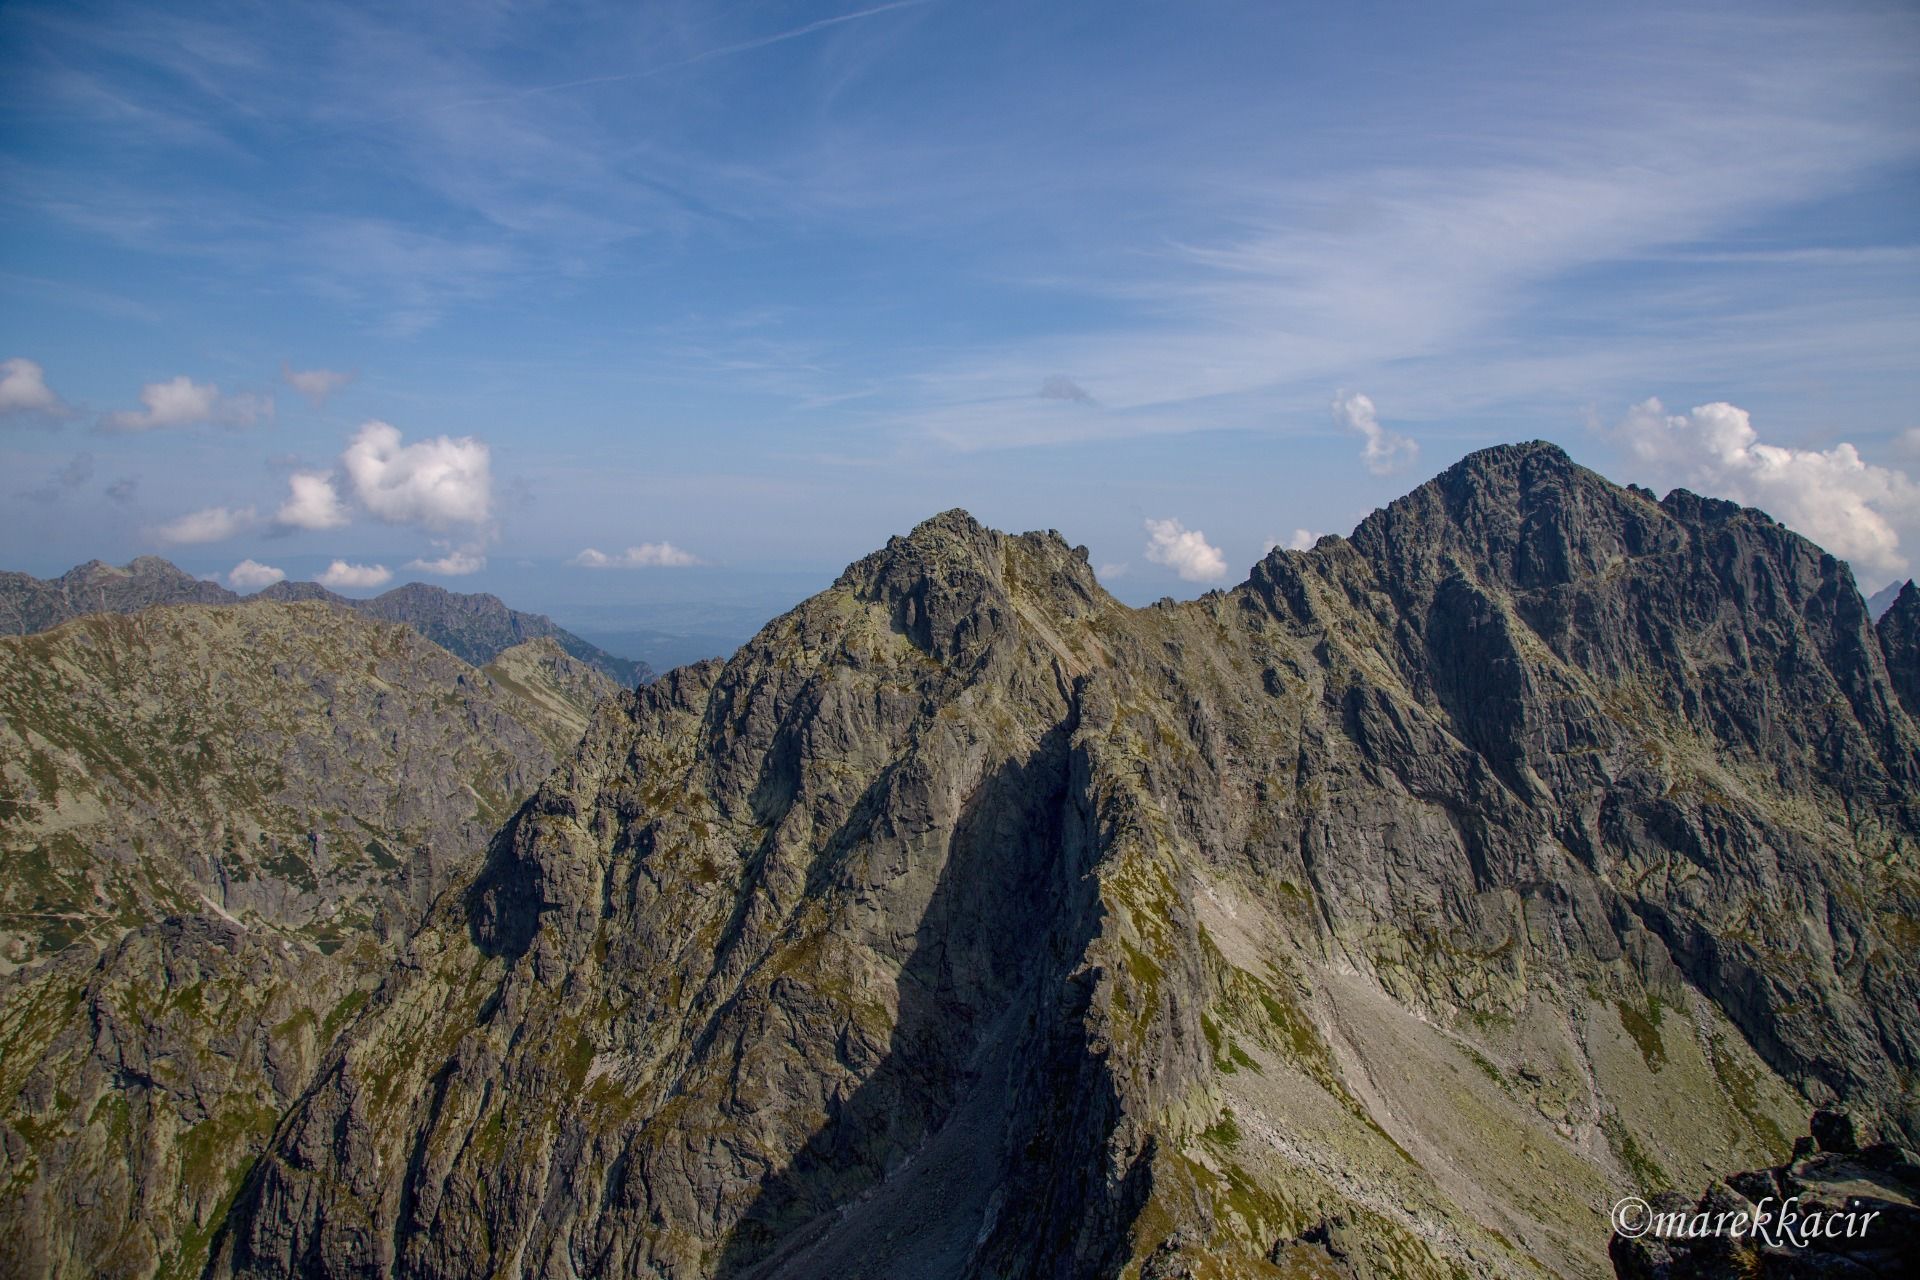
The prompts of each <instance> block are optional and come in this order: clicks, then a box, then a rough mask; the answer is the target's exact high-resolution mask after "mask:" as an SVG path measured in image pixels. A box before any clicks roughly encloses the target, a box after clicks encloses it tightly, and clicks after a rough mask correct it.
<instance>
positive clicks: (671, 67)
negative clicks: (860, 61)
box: [446, 0, 933, 107]
mask: <svg viewBox="0 0 1920 1280" xmlns="http://www.w3.org/2000/svg"><path fill="white" fill-rule="evenodd" d="M932 3H933V0H893V3H891V4H880V5H875V6H874V7H873V8H871V9H859V10H856V11H854V12H853V13H843V14H840V15H838V16H836V17H832V18H820V19H818V20H816V21H813V22H809V23H807V24H806V25H805V26H800V27H795V28H793V29H792V30H791V31H781V32H777V33H775V34H774V35H770V36H761V37H760V38H759V39H757V40H747V41H743V42H742V43H740V44H729V45H722V46H721V47H720V48H718V49H708V50H707V51H706V52H704V53H696V54H694V55H693V56H692V57H691V58H682V59H681V60H680V61H678V62H668V63H664V64H662V65H660V66H657V67H648V68H646V69H645V70H644V71H623V72H620V73H618V74H615V75H610V76H589V77H587V78H586V79H584V80H563V81H561V82H560V83H558V84H541V85H533V86H532V87H530V88H526V89H517V90H515V91H514V92H512V93H510V94H505V95H502V96H501V97H498V98H472V99H469V100H467V101H466V102H455V103H448V104H446V105H447V106H448V107H466V106H480V105H483V104H485V103H489V102H507V101H511V100H512V99H514V98H530V97H532V96H533V95H535V94H538V93H558V92H559V91H560V90H562V89H583V88H586V87H588V86H589V85H596V84H618V83H619V82H621V81H623V80H646V79H650V78H652V77H654V76H659V75H665V74H666V73H667V72H669V71H678V70H679V69H680V68H682V67H691V66H693V65H694V64H696V63H700V62H711V61H713V60H714V59H715V58H730V57H732V56H733V55H734V54H736V53H751V52H752V51H753V50H755V49H764V48H766V47H767V46H768V45H773V44H782V43H784V42H786V41H788V40H798V39H799V38H800V37H802V36H810V35H812V34H813V33H814V32H816V31H824V30H825V29H826V28H828V27H837V26H839V25H840V24H841V23H843V22H858V21H859V20H860V19H862V18H871V17H874V16H876V15H878V14H882V13H891V12H893V11H894V10H895V9H914V8H918V7H920V6H921V5H927V4H932Z"/></svg>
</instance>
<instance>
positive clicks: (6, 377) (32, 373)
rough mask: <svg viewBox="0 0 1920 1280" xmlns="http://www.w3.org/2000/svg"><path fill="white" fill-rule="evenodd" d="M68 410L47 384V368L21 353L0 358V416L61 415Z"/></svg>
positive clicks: (65, 413)
mask: <svg viewBox="0 0 1920 1280" xmlns="http://www.w3.org/2000/svg"><path fill="white" fill-rule="evenodd" d="M69 412H70V410H69V409H68V408H67V405H66V402H65V401H64V400H62V399H61V398H60V397H59V396H57V395H55V394H54V393H53V388H52V387H49V386H48V385H47V374H46V370H44V369H42V368H41V367H40V366H39V365H38V364H37V363H36V362H34V361H32V360H28V359H26V358H24V357H22V356H15V357H13V358H12V359H11V360H0V417H5V416H7V415H10V414H15V413H36V414H40V415H42V416H44V417H49V418H63V417H65V416H66V415H67V414H68V413H69Z"/></svg>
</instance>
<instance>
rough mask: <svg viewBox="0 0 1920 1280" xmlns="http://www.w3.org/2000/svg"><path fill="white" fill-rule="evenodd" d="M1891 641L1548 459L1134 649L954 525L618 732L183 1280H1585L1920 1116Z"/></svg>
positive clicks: (1279, 562) (1720, 517)
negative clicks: (1719, 1178)
mask: <svg viewBox="0 0 1920 1280" xmlns="http://www.w3.org/2000/svg"><path fill="white" fill-rule="evenodd" d="M1910 590H1911V589H1910ZM1909 612H1911V610H1909ZM1904 616H1905V615H1904V614H1902V612H1901V609H1900V606H1899V605H1898V604H1896V606H1895V608H1894V609H1893V610H1891V611H1890V612H1889V614H1888V615H1887V617H1888V619H1891V620H1892V621H1891V623H1889V622H1888V621H1887V620H1883V621H1882V624H1881V626H1880V627H1879V628H1878V629H1876V628H1875V626H1874V625H1873V622H1872V620H1871V618H1870V617H1869V616H1868V613H1867V610H1866V606H1865V602H1864V601H1863V600H1862V599H1861V598H1860V595H1859V593H1858V591H1857V590H1856V589H1855V588H1854V585H1853V582H1852V579H1851V577H1850V575H1849V574H1848V572H1847V569H1846V567H1845V565H1844V564H1842V563H1840V562H1838V561H1836V560H1835V559H1833V558H1832V557H1831V556H1828V555H1825V554H1824V553H1822V552H1821V551H1820V550H1819V549H1818V548H1817V547H1814V546H1813V545H1811V544H1810V543H1808V542H1806V541H1805V540H1804V539H1802V538H1799V537H1797V536H1796V535H1794V534H1792V533H1791V532H1789V531H1787V530H1786V529H1784V528H1783V527H1781V526H1779V525H1778V524H1775V523H1774V522H1773V521H1771V520H1769V519H1768V518H1767V517H1766V516H1764V515H1763V514H1762V513H1759V512H1756V511H1752V510H1747V509H1742V508H1740V507H1738V506H1735V505H1734V504H1731V503H1725V502H1717V501H1714V500H1711V499H1706V498H1701V497H1698V496H1696V495H1693V494H1690V493H1687V492H1684V491H1677V492H1675V493H1673V494H1670V495H1668V497H1667V498H1666V499H1664V500H1660V501H1656V500H1655V499H1654V497H1653V495H1651V494H1649V493H1646V492H1645V491H1643V490H1636V489H1631V488H1628V489H1623V488H1619V487H1617V486H1614V485H1612V484H1609V483H1607V482H1606V481H1605V480H1603V479H1602V478H1601V477H1599V476H1596V475H1594V474H1593V473H1591V472H1588V471H1585V470H1583V469H1581V468H1579V467H1577V466H1575V465H1574V464H1572V463H1571V462H1570V461H1569V460H1568V459H1567V458H1566V456H1565V455H1564V454H1563V453H1561V452H1560V451H1559V450H1558V449H1555V448H1553V447H1552V446H1549V445H1543V444H1532V445H1522V446H1512V447H1505V448H1500V449H1494V450H1488V451H1485V452H1483V453H1479V454H1475V455H1473V456H1472V457H1470V458H1468V459H1466V460H1465V461H1463V462H1462V463H1460V464H1458V465H1457V466H1455V467H1453V468H1451V469H1449V470H1448V471H1447V472H1446V473H1444V474H1443V475H1441V476H1440V477H1438V478H1436V479H1435V480H1434V481H1431V482H1429V483H1428V484H1426V485H1423V486H1421V487H1420V488H1419V489H1418V490H1416V491H1415V492H1414V493H1412V494H1410V495H1409V496H1408V497H1406V498H1404V499H1401V500H1399V501H1397V502H1395V503H1393V504H1392V505H1391V506H1389V507H1388V508H1386V509H1384V510H1383V511H1380V512H1377V513H1375V515H1373V516H1372V517H1369V519H1368V520H1366V521H1364V522H1363V523H1362V524H1361V525H1360V527H1359V528H1357V529H1356V530H1355V531H1354V534H1353V535H1352V537H1350V538H1346V539H1341V538H1329V539H1323V540H1322V542H1321V543H1320V545H1319V546H1317V547H1316V548H1314V549H1313V550H1312V551H1308V552H1292V551H1284V550H1281V551H1275V552H1274V553H1273V554H1271V555H1269V556H1268V557H1267V558H1266V559H1265V560H1264V561H1262V562H1261V563H1260V564H1259V565H1258V566H1256V568H1255V569H1254V571H1253V573H1252V575H1251V577H1250V578H1249V580H1248V581H1247V582H1246V583H1244V584H1243V585H1241V586H1240V587H1238V588H1235V589H1234V590H1233V591H1230V592H1225V593H1218V592H1216V593H1211V594H1209V595H1208V596H1206V597H1203V598H1202V599H1200V600H1197V601H1192V602H1188V603H1185V604H1172V603H1167V604H1163V605H1161V606H1157V607H1154V608H1151V609H1146V610H1133V609H1128V608H1126V607H1124V606H1122V605H1120V604H1119V603H1118V602H1116V601H1114V600H1113V599H1112V598H1111V597H1109V596H1108V595H1107V594H1106V593H1105V592H1104V591H1103V590H1102V589H1101V588H1100V586H1099V584H1098V583H1097V582H1096V581H1095V579H1094V575H1093V574H1092V572H1091V570H1090V569H1089V567H1088V565H1087V561H1086V555H1085V552H1084V550H1082V549H1077V548H1072V547H1069V546H1068V545H1067V544H1066V543H1064V542H1063V541H1062V540H1061V539H1060V538H1059V537H1058V536H1057V535H1054V534H1026V535H1022V536H1019V537H1008V536H1006V535H1002V534H999V533H995V532H993V531H991V530H987V529H984V528H982V527H981V526H979V525H978V524H976V523H975V522H974V521H972V520H971V519H970V518H968V517H966V516H965V515H964V514H963V513H959V512H950V513H947V514H945V515H943V516H940V517H937V518H935V519H933V520H930V521H928V522H927V523H925V524H923V525H921V526H920V527H919V528H918V529H916V530H915V531H914V532H913V534H912V535H911V536H909V537H907V538H902V539H895V540H894V541H893V542H891V543H890V544H889V545H888V547H887V548H886V549H884V550H883V551H881V552H879V553H877V554H875V555H874V556H871V557H869V558H868V559H866V560H863V561H861V562H860V563H858V564H856V565H854V566H852V567H850V568H849V569H848V571H847V573H846V574H845V575H843V576H842V578H841V579H840V580H839V581H838V582H837V583H836V584H835V585H834V586H833V587H832V588H831V589H830V590H829V591H827V592H825V593H823V594H822V595H820V596H817V597H815V598H814V599H812V600H810V601H808V602H806V603H805V604H803V605H801V606H800V607H799V608H797V609H795V610H794V611H792V612H791V613H789V614H787V615H785V616H783V617H782V618H779V619H776V620H775V621H774V622H773V623H771V624H769V625H768V627H767V628H766V629H765V630H763V631H762V633H761V634H760V635H759V636H758V637H757V638H756V639H755V640H754V641H753V642H752V643H750V644H748V645H747V646H745V647H744V648H743V649H741V650H740V652H739V653H738V654H736V655H735V656H734V658H733V659H732V660H730V661H729V662H727V663H726V664H724V665H722V664H719V663H705V664H700V665H697V666H694V667H690V668H684V669H681V670H678V671H675V672H673V673H670V674H669V675H668V676H666V677H665V678H663V679H662V680H661V681H659V682H658V683H657V684H654V685H652V686H648V687H645V688H642V689H639V690H635V691H632V692H629V693H626V694H623V695H621V696H620V697H618V698H616V699H613V700H610V701H609V702H606V703H604V704H602V705H601V707H600V709H599V710H598V711H597V712H596V714H595V716H594V718H593V721H592V723H591V724H590V726H589V727H588V730H587V733H586V736H585V738H584V740H583V741H582V743H581V745H580V747H579V749H578V750H577V751H576V752H575V753H574V754H573V755H572V756H571V757H570V758H569V759H568V760H567V761H566V762H565V763H564V764H563V765H562V766H561V767H560V768H559V769H558V770H557V771H556V772H555V773H554V774H553V775H552V776H551V777H550V778H549V779H548V780H547V781H546V782H545V784H543V785H542V786H541V788H540V789H539V791H538V793H537V794H536V795H535V797H534V798H533V800H532V801H530V802H529V803H528V805H527V806H526V807H524V808H523V809H522V810H521V811H520V812H519V813H518V814H517V815H516V816H515V817H514V819H513V821H512V822H511V823H510V824H509V825H508V826H507V828H506V829H505V830H504V831H503V832H502V834H501V836H500V837H499V839H498V840H497V841H496V842H495V843H494V844H493V846H492V849H491V853H490V855H489V857H488V859H487V861H486V863H485V865H484V867H482V868H480V869H479V871H478V873H477V874H476V875H475V876H474V878H473V879H472V880H471V882H470V883H467V884H465V885H463V886H462V887H461V888H460V890H459V891H458V892H456V893H453V894H450V895H448V896H446V897H444V898H442V899H441V900H440V904H439V906H438V907H436V908H435V910H434V911H433V912H432V913H431V914H430V915H429V917H428V919H427V921H426V923H425V925H424V927H423V928H422V929H421V930H420V932H419V933H418V934H416V935H415V936H414V938H413V939H412V941H411V942H410V943H409V945H408V947H407V949H406V952H405V955H404V959H403V961H402V963H400V964H399V965H397V966H396V967H395V969H394V970H393V972H392V973H391V974H390V975H389V977H388V978H387V980H386V981H385V982H384V983H383V984H382V985H381V987H380V989H379V991H378V992H377V993H376V994H375V996H374V997H373V999H372V1000H371V1001H370V1003H369V1004H368V1006H367V1008H366V1009H365V1010H364V1011H363V1012H362V1013H361V1014H360V1015H359V1017H358V1018H357V1019H356V1021H355V1022H354V1024H353V1026H352V1027H351V1028H350V1029H349V1030H348V1031H347V1032H346V1034H345V1035H344V1036H343V1038H342V1039H341V1040H340V1041H339V1043H338V1044H337V1045H336V1046H335V1047H334V1048H333V1049H332V1050H330V1051H329V1052H328V1053H327V1055H326V1057H325V1060H324V1062H323V1063H322V1064H321V1066H320V1067H319V1069H318V1075H317V1077H316V1080H315V1083H314V1085H313V1086H312V1087H311V1088H310V1090H309V1091H308V1092H307V1093H306V1095H305V1096H304V1097H303V1098H302V1100H301V1101H300V1102H299V1104H298V1105H297V1106H296V1107H295V1108H294V1109H293V1111H292V1112H291V1113H290V1115H289V1116H288V1117H287V1119H286V1120H285V1122H284V1123H283V1124H282V1125H281V1126H280V1128H279V1129H278V1131H277V1132H276V1134H275V1137H274V1140H273V1142H272V1144H271V1146H270V1148H269V1150H268V1152H267V1153H266V1155H265V1156H264V1157H263V1158H262V1159H261V1161H260V1162H259V1164H258V1165H257V1166H256V1167H255V1169H254V1171H253V1173H252V1174H251V1176H250V1177H249V1179H248V1181H247V1184H246V1186H245V1188H244V1190H243V1191H242V1193H241V1195H240V1198H239V1199H238V1201H237V1202H236V1204H235V1206H234V1208H233V1211H232V1213H231V1215H230V1217H229V1218H228V1220H227V1224H226V1226H225V1227H224V1228H223V1231H222V1234H221V1237H220V1239H219V1240H218V1242H217V1244H216V1256H215V1271H216V1272H217V1273H219V1274H237V1275H260V1276H266V1275H296V1274H298V1275H317V1276H346V1275H370V1274H382V1275H387V1274H391V1275H406V1276H428V1275H432V1276H442V1275H461V1274H472V1275H481V1274H659V1275H670V1276H680V1277H707V1276H757V1277H775V1276H793V1277H802V1276H814V1275H822V1274H835V1275H847V1276H862V1275H870V1276H882V1275H897V1274H906V1273H912V1274H916V1275H926V1276H998V1277H1015V1276H1035V1277H1038V1276H1083V1275H1085V1276H1108V1275H1119V1276H1129V1277H1142V1278H1153V1280H1158V1278H1161V1277H1174V1276H1196V1277H1202V1276H1228V1275H1231V1276H1262V1275H1287V1274H1295V1275H1306V1274H1313V1275H1339V1276H1349V1277H1362V1276H1388V1275H1392V1276H1427V1275H1430V1276H1455V1275H1462V1274H1467V1275H1537V1274H1539V1273H1540V1272H1541V1271H1543V1270H1544V1271H1545V1272H1547V1273H1551V1274H1563V1275H1595V1274H1604V1273H1605V1272H1606V1270H1607V1269H1608V1261H1607V1258H1606V1255H1605V1252H1604V1247H1605V1240H1606V1237H1607V1230H1606V1226H1605V1217H1604V1215H1605V1211H1606V1206H1607V1205H1609V1204H1610V1203H1611V1202H1612V1200H1613V1199H1614V1198H1616V1197H1617V1195H1619V1194H1620V1193H1621V1192H1622V1191H1624V1190H1638V1191H1645V1190H1649V1189H1652V1188H1654V1187H1657V1186H1669V1185H1675V1184H1677V1183H1683V1182H1692V1181H1694V1180H1695V1179H1696V1178H1697V1176H1698V1171H1699V1170H1701V1169H1738V1168H1749V1167H1755V1166H1757V1165H1760V1164H1764V1163H1768V1162H1771V1161H1774V1160H1777V1159H1779V1158H1781V1157H1782V1156H1784V1155H1785V1154H1786V1148H1787V1146H1788V1143H1787V1139H1786V1137H1785V1134H1786V1133H1787V1132H1788V1131H1789V1130H1790V1129H1791V1128H1792V1127H1795V1126H1797V1124H1798V1119H1797V1117H1798V1116H1801V1115H1804V1114H1805V1110H1804V1108H1805V1106H1806V1104H1807V1102H1808V1101H1809V1100H1811V1101H1813V1102H1816V1103H1824V1102H1830V1101H1834V1100H1844V1101H1845V1102H1847V1103H1848V1104H1849V1105H1850V1106H1852V1107H1854V1108H1855V1109H1856V1111H1858V1112H1860V1113H1861V1114H1863V1115H1870V1116H1872V1117H1874V1118H1875V1120H1876V1121H1877V1122H1878V1123H1882V1124H1884V1125H1885V1126H1886V1127H1888V1128H1889V1129H1890V1130H1891V1131H1893V1132H1896V1133H1901V1134H1905V1135H1908V1136H1909V1137H1911V1135H1912V1134H1914V1133H1915V1131H1916V1128H1920V1106H1917V1104H1916V1096H1915V1083H1914V1082H1915V1079H1916V1066H1917V1065H1920V974H1917V971H1916V964H1917V958H1920V946H1916V937H1917V936H1920V935H1916V932H1915V931H1916V929H1917V928H1920V924H1917V923H1916V922H1920V876H1917V875H1916V855H1917V854H1920V845H1917V844H1916V841H1917V840H1920V730H1916V727H1915V721H1914V713H1913V711H1912V707H1911V702H1910V700H1907V701H1903V699H1902V696H1901V694H1900V692H1899V691H1898V689H1897V688H1896V680H1897V679H1898V676H1897V673H1898V672H1901V671H1909V670H1911V669H1912V666H1913V663H1914V660H1915V656H1916V655H1915V648H1914V636H1913V632H1912V630H1911V629H1910V628H1909V629H1905V630H1903V629H1902V628H1903V626H1905V625H1906V624H1904V623H1903V622H1902V621H1901V620H1900V619H1901V618H1902V617H1904Z"/></svg>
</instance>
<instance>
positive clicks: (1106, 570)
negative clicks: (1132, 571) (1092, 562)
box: [1093, 560, 1127, 582]
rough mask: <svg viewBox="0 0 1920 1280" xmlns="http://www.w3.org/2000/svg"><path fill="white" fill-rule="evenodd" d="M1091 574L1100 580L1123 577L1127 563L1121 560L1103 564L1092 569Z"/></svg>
mask: <svg viewBox="0 0 1920 1280" xmlns="http://www.w3.org/2000/svg"><path fill="white" fill-rule="evenodd" d="M1093 576H1094V577H1095V578H1098V579H1099V580H1100V581H1101V582H1113V581H1115V580H1117V579H1120V578H1124V577H1126V576H1127V563H1126V561H1124V560H1122V561H1120V562H1119V563H1117V564H1103V565H1101V566H1100V567H1099V568H1098V569H1095V570H1094V571H1093Z"/></svg>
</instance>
